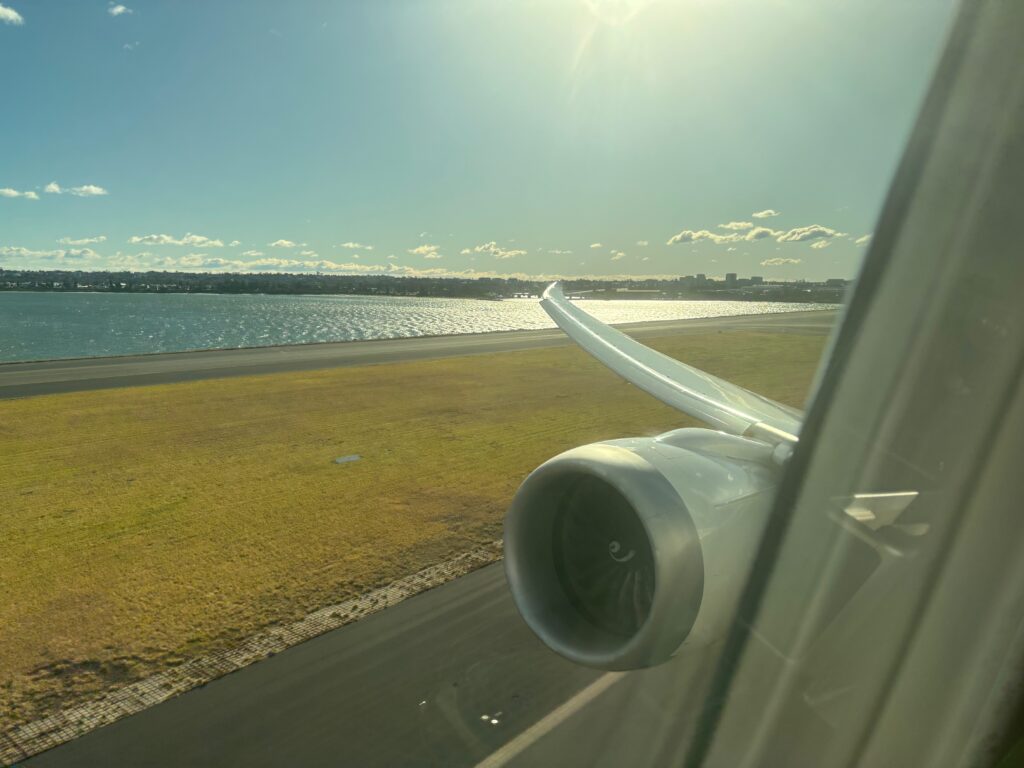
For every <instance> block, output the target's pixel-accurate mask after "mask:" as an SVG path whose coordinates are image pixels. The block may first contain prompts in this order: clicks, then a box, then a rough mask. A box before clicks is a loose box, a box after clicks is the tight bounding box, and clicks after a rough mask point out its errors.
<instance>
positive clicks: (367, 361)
mask: <svg viewBox="0 0 1024 768" xmlns="http://www.w3.org/2000/svg"><path fill="white" fill-rule="evenodd" d="M836 316H837V313H836V312H835V311H809V312H785V313H779V314H772V315H740V316H734V317H718V318H706V319H698V320H669V321H660V322H653V323H633V324H629V325H623V326H619V327H620V328H621V329H622V330H624V331H626V332H628V333H629V334H630V335H631V336H634V337H635V338H639V339H643V338H650V337H654V336H664V335H672V334H686V333H709V332H716V331H764V332H773V333H809V334H817V335H824V334H827V333H828V332H829V331H830V330H831V328H832V326H833V324H834V323H835V320H836ZM570 343H571V342H570V341H569V340H568V339H567V338H566V336H565V334H564V333H562V332H561V331H560V330H558V329H551V330H541V331H502V332H497V333H481V334H466V335H462V336H426V337H417V338H406V339H387V340H382V341H348V342H336V343H324V344H297V345H290V346H281V347H257V348H249V349H225V350H203V351H198V352H172V353H165V354H154V355H133V356H124V357H93V358H77V359H73V360H50V361H43V362H25V363H3V364H0V399H6V398H12V397H31V396H34V395H47V394H57V393H61V392H79V391H83V390H90V389H108V388H112V387H129V386H144V385H147V384H168V383H172V382H178V381H195V380H198V379H211V378H221V377H226V376H251V375H254V374H261V373H278V372H284V371H303V370H314V369H318V368H332V367H337V366H349V365H372V364H378V363H395V362H403V361H409V360H428V359H433V358H440V357H456V356H463V355H479V354H488V353H492V352H510V351H515V350H524V349H539V348H543V347H555V346H565V345H568V344H570Z"/></svg>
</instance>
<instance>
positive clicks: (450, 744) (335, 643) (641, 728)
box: [19, 564, 713, 768]
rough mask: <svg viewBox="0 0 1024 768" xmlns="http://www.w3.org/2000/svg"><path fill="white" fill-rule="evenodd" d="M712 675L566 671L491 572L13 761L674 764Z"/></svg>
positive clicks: (682, 663)
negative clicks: (595, 690) (591, 693)
mask: <svg viewBox="0 0 1024 768" xmlns="http://www.w3.org/2000/svg"><path fill="white" fill-rule="evenodd" d="M712 669H713V665H712V664H711V663H710V660H709V657H707V656H701V655H699V654H689V655H680V656H679V657H677V658H676V659H674V660H673V661H672V662H670V663H668V664H666V665H662V666H660V667H656V668H653V669H649V670H643V671H639V672H630V673H626V674H625V675H621V676H619V675H612V676H611V677H610V678H607V677H606V673H602V672H600V671H596V670H591V669H586V668H583V667H579V666H576V665H574V664H571V663H570V662H568V661H565V660H564V659H562V658H561V657H559V656H556V655H555V654H554V653H552V652H551V651H549V650H548V649H547V648H545V647H544V646H543V645H542V644H541V643H540V641H538V640H537V639H536V638H535V637H534V635H533V634H532V633H531V632H530V631H529V629H528V628H527V627H526V625H525V624H524V623H523V621H522V619H521V618H520V617H519V614H518V613H517V612H516V609H515V606H514V604H513V603H512V599H511V597H510V595H509V592H508V589H507V587H506V584H505V578H504V571H503V569H502V566H501V564H497V565H492V566H488V567H486V568H482V569H480V570H479V571H476V572H474V573H472V574H469V575H467V576H464V577H462V578H460V579H456V580H455V581H452V582H450V583H448V584H446V585H444V586H442V587H438V588H437V589H434V590H431V591H429V592H426V593H423V594H421V595H417V596H416V597H413V598H410V599H409V600H407V601H405V602H404V603H402V604H400V605H398V606H395V607H394V608H391V609H389V610H386V611H382V612H380V613H377V614H374V615H372V616H370V617H368V618H366V619H364V620H362V621H360V622H357V623H355V624H351V625H349V626H346V627H342V628H341V629H337V630H335V631H333V632H329V633H327V634H325V635H321V636H320V637H318V638H316V639H314V640H310V641H309V642H306V643H303V644H302V645H298V646H295V647H293V648H291V649H289V650H288V651H285V652H284V653H281V654H278V655H277V656H274V657H272V658H270V659H267V660H265V661H262V662H259V663H257V664H254V665H252V666H249V667H246V668H245V669H242V670H240V671H238V672H235V673H234V674H231V675H228V676H226V677H223V678H220V679H219V680H215V681H213V682H212V683H209V684H207V685H205V686H203V687H201V688H197V689H194V690H192V691H189V692H188V693H186V694H183V695H182V696H179V697H177V698H175V699H171V700H169V701H166V702H164V703H163V704H160V705H158V706H156V707H153V708H151V709H148V710H145V711H144V712H141V713H139V714H136V715H133V716H131V717H128V718H125V719H123V720H119V721H117V722H116V723H113V724H111V725H108V726H106V727H105V728H100V729H99V730H96V731H93V732H92V733H89V734H87V735H85V736H82V737H80V738H78V739H76V740H74V741H71V742H68V743H66V744H64V745H62V746H59V747H57V748H55V749H52V750H50V751H48V752H44V753H43V754H40V755H37V756H36V757H34V758H31V759H29V760H28V761H25V762H23V763H19V765H22V766H31V768H50V767H52V768H72V767H74V768H78V767H82V768H91V767H92V766H138V767H139V768H143V767H147V768H150V767H152V768H155V767H157V766H160V767H167V768H170V767H172V766H174V767H177V766H188V767H190V768H191V767H193V766H247V767H252V768H261V767H263V766H267V767H269V766H308V767H310V768H315V767H318V766H332V767H336V766H359V767H366V768H369V767H371V766H445V767H449V768H461V767H463V766H465V767H467V768H469V767H471V766H478V765H481V763H482V764H483V765H486V766H493V767H494V768H496V767H497V766H506V765H507V766H523V767H525V766H548V765H550V766H559V768H568V767H569V766H596V765H603V766H616V767H618V766H626V765H669V764H678V763H679V761H680V759H681V758H682V756H683V752H682V750H683V748H684V746H685V744H686V742H687V740H688V737H689V736H690V735H691V733H690V730H691V727H692V725H693V724H694V723H695V722H696V721H697V715H698V714H699V711H698V710H697V709H696V708H695V704H694V702H695V700H696V701H697V702H699V703H700V704H699V706H703V705H707V704H708V703H709V702H708V701H707V699H706V698H705V692H706V690H707V683H708V680H709V675H710V672H711V671H712ZM595 684H596V685H597V686H598V687H599V688H600V691H599V693H598V695H596V696H594V697H593V698H592V699H591V698H589V697H588V696H586V695H585V694H586V692H587V689H588V688H589V687H592V686H594V685H595ZM559 708H562V709H563V712H561V713H559V712H557V710H559ZM553 712H555V713H556V717H555V718H553V721H552V719H551V718H550V713H553ZM558 715H564V716H558ZM492 720H497V723H494V722H492ZM520 742H521V743H520ZM488 759H490V762H489V763H488V762H486V761H488Z"/></svg>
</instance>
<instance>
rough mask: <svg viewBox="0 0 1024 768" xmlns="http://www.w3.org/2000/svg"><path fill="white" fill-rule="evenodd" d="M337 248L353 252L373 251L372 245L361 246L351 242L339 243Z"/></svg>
mask: <svg viewBox="0 0 1024 768" xmlns="http://www.w3.org/2000/svg"><path fill="white" fill-rule="evenodd" d="M338 247H339V248H348V249H350V250H353V251H372V250H373V246H372V245H363V244H362V243H353V242H348V243H341V244H340V245H339V246H338Z"/></svg>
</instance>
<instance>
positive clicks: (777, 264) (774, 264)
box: [761, 257, 800, 267]
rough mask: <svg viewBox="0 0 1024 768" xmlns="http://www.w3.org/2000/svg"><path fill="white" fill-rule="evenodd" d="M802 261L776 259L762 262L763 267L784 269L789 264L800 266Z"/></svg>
mask: <svg viewBox="0 0 1024 768" xmlns="http://www.w3.org/2000/svg"><path fill="white" fill-rule="evenodd" d="M799 263H800V259H783V258H779V257H776V258H774V259H765V260H764V261H762V262H761V266H762V267H784V266H786V265H787V264H799Z"/></svg>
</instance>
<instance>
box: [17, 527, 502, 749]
mask: <svg viewBox="0 0 1024 768" xmlns="http://www.w3.org/2000/svg"><path fill="white" fill-rule="evenodd" d="M501 555H502V543H501V542H500V541H495V542H491V543H490V544H485V545H483V546H481V547H477V548H476V549H473V550H470V551H469V552H464V553H463V554H461V555H458V556H457V557H454V558H452V559H450V560H446V561H445V562H443V563H439V564H437V565H432V566H430V567H428V568H424V569H423V570H421V571H417V572H416V573H414V574H412V575H410V576H405V577H403V578H401V579H398V580H397V581H393V582H391V583H390V584H388V585H387V586H384V587H381V588H380V589H375V590H373V591H372V592H367V593H366V594H365V595H361V596H359V597H354V598H351V599H349V600H344V601H342V602H340V603H336V604H334V605H328V606H326V607H325V608H320V609H318V610H316V611H314V612H313V613H310V614H309V615H307V616H306V617H305V618H303V619H299V620H298V621H296V622H293V623H291V624H285V625H281V626H277V627H271V628H270V629H266V630H263V631H262V632H259V633H257V634H255V635H253V636H252V637H250V638H248V639H247V640H245V641H244V642H242V643H241V644H240V645H237V646H235V647H233V648H228V649H225V650H223V651H217V652H215V653H211V654H209V655H206V656H201V657H199V658H196V659H192V660H191V661H187V662H185V663H184V664H181V665H180V666H177V667H173V668H171V669H167V670H165V671H163V672H158V673H157V674H155V675H152V676H151V677H147V678H145V679H144V680H140V681H138V682H136V683H132V684H131V685H127V686H125V687H123V688H119V689H117V690H115V691H110V692H108V693H104V694H101V695H100V696H98V697H96V698H95V699H92V700H90V701H87V702H85V703H83V704H78V705H76V706H73V707H69V708H67V709H63V710H61V711H59V712H56V713H54V714H52V715H49V716H48V717H44V718H42V719H40V720H35V721H33V722H31V723H26V724H25V725H19V726H15V727H13V728H9V729H7V730H6V731H0V765H11V764H14V763H17V762H18V761H20V760H26V759H28V758H29V757H31V756H33V755H37V754H39V753H40V752H45V751H46V750H48V749H52V748H53V747H56V746H59V745H60V744H64V743H65V742H68V741H71V740H72V739H76V738H78V737H79V736H83V735H85V734H86V733H88V732H90V731H92V730H95V729H96V728H100V727H102V726H104V725H109V724H110V723H113V722H114V721H116V720H120V719H121V718H122V717H127V716H128V715H134V714H136V713H138V712H141V711H142V710H144V709H148V708H149V707H152V706H154V705H156V704H159V703H161V702H163V701H166V700H167V699H170V698H172V697H174V696H178V695H180V694H182V693H185V692H186V691H189V690H191V689H193V688H196V687H198V686H201V685H205V684H206V683H209V682H210V681H212V680H216V679H217V678H218V677H223V676H224V675H227V674H230V673H231V672H235V671H237V670H239V669H242V668H243V667H247V666H249V665H250V664H254V663H255V662H257V661H261V660H262V659H265V658H267V657H268V656H272V655H274V654H277V653H280V652H282V651H285V650H287V649H288V648H291V647H292V646H295V645H298V644H299V643H303V642H305V641H306V640H311V639H312V638H314V637H317V636H318V635H322V634H324V633H325V632H330V631H331V630H334V629H338V628H339V627H343V626H345V625H346V624H351V623H352V622H354V621H358V620H359V619H362V618H364V617H366V616H369V615H371V614H374V613H377V612H378V611H382V610H384V609H385V608H390V607H391V606H393V605H397V604H398V603H400V602H402V601H403V600H406V599H407V598H410V597H413V596H414V595H418V594H420V593H421V592H425V591H426V590H428V589H432V588H434V587H439V586H441V585H442V584H445V583H447V582H449V581H452V580H453V579H456V578H458V577H459V576H464V575H466V574H467V573H470V572H471V571H475V570H477V569H478V568H482V567H483V566H485V565H490V564H491V563H495V562H497V561H498V560H500V559H501Z"/></svg>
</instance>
